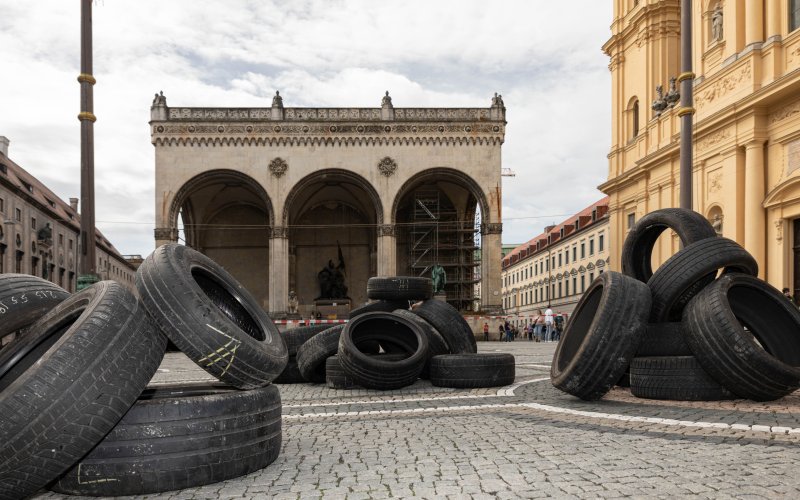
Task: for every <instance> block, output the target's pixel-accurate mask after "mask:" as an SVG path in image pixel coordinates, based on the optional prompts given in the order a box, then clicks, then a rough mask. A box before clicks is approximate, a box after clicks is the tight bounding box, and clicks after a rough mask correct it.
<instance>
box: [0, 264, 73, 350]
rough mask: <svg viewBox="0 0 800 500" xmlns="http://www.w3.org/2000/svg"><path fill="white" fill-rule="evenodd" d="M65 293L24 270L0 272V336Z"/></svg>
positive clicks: (25, 323) (22, 324) (37, 315)
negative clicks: (19, 272) (15, 272)
mask: <svg viewBox="0 0 800 500" xmlns="http://www.w3.org/2000/svg"><path fill="white" fill-rule="evenodd" d="M67 297H69V292H67V291H66V290H64V289H63V288H61V287H60V286H58V285H55V284H53V283H51V282H49V281H47V280H45V279H42V278H37V277H36V276H31V275H28V274H0V338H3V337H5V336H6V335H8V334H10V333H14V332H16V331H18V330H20V329H22V328H25V327H26V326H29V325H31V324H32V323H34V322H35V321H36V320H38V319H39V318H41V317H42V316H44V315H45V313H47V312H48V311H49V310H50V309H52V308H53V307H55V306H56V305H58V304H59V303H61V302H62V301H64V300H65V299H66V298H67Z"/></svg>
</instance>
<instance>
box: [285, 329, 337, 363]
mask: <svg viewBox="0 0 800 500" xmlns="http://www.w3.org/2000/svg"><path fill="white" fill-rule="evenodd" d="M330 327H331V325H327V324H322V325H309V326H298V327H296V328H292V329H291V330H286V331H285V332H283V341H284V343H286V351H287V352H288V353H289V357H293V356H296V355H297V349H298V348H299V347H300V346H301V345H303V344H305V343H306V342H307V341H308V340H309V339H310V338H311V337H313V336H315V335H316V334H318V333H320V332H323V331H325V330H327V329H328V328H330Z"/></svg>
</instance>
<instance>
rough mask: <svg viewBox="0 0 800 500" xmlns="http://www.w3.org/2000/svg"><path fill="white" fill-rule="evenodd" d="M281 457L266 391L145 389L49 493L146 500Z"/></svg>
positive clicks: (274, 411) (270, 394)
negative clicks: (144, 499)
mask: <svg viewBox="0 0 800 500" xmlns="http://www.w3.org/2000/svg"><path fill="white" fill-rule="evenodd" d="M280 449H281V397H280V393H279V392H278V388H277V387H275V386H274V385H268V386H266V387H261V388H258V389H253V390H249V391H240V390H237V389H235V388H233V387H228V386H222V385H219V386H207V385H200V386H191V385H187V386H177V387H163V388H154V389H147V390H145V391H144V393H143V394H142V396H141V397H140V398H139V400H138V401H137V402H136V404H134V405H133V407H132V408H131V409H130V411H129V412H128V413H127V414H126V415H125V416H124V417H123V418H122V420H121V421H120V422H119V423H118V424H117V425H116V427H114V430H112V431H111V433H109V434H108V436H106V437H105V439H103V441H101V442H100V444H98V445H97V446H96V447H95V448H94V449H93V450H92V451H91V452H90V453H89V454H88V455H87V456H85V457H84V458H83V459H81V461H80V462H78V463H77V464H76V465H75V466H74V467H72V468H71V469H70V470H69V471H68V472H67V473H66V474H65V475H63V476H62V477H61V478H60V479H59V480H58V482H56V483H55V484H54V485H53V487H52V488H51V489H52V490H53V491H56V492H58V493H66V494H70V495H91V496H119V495H146V494H154V493H162V492H166V491H172V490H179V489H184V488H190V487H195V486H203V485H206V484H211V483H217V482H220V481H224V480H226V479H232V478H235V477H239V476H243V475H245V474H249V473H251V472H254V471H257V470H260V469H263V468H264V467H266V466H267V465H269V464H271V463H272V462H274V461H275V459H276V458H277V457H278V454H279V453H280Z"/></svg>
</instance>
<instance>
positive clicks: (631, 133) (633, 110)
mask: <svg viewBox="0 0 800 500" xmlns="http://www.w3.org/2000/svg"><path fill="white" fill-rule="evenodd" d="M640 113H641V110H640V109H639V98H638V97H637V96H633V97H631V98H630V99H629V100H628V105H627V106H626V107H625V114H626V115H628V116H627V117H626V118H625V122H624V123H625V126H626V128H627V130H626V136H627V137H628V140H633V139H636V137H638V136H639V124H640V123H641V122H640V116H641V115H640Z"/></svg>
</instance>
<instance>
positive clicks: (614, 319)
mask: <svg viewBox="0 0 800 500" xmlns="http://www.w3.org/2000/svg"><path fill="white" fill-rule="evenodd" d="M650 300H651V299H650V289H649V288H648V287H647V285H645V284H644V283H642V282H641V281H639V280H636V279H635V278H631V277H630V276H625V275H623V274H621V273H618V272H614V271H607V272H605V273H603V274H601V275H600V276H598V277H597V278H596V279H595V280H594V281H593V282H592V284H591V285H589V288H587V289H586V292H585V293H584V294H583V296H581V299H580V300H579V301H578V304H577V305H576V306H575V310H574V312H573V313H572V317H571V318H570V320H569V322H568V323H567V326H566V328H565V329H564V332H563V333H562V335H561V340H560V341H559V342H558V347H556V352H555V354H554V355H553V363H552V365H551V368H550V379H551V381H552V383H553V385H554V386H555V387H556V388H558V389H561V390H562V391H564V392H566V393H569V394H572V395H574V396H577V397H579V398H581V399H585V400H595V399H600V398H601V397H603V395H604V394H605V393H607V392H608V391H609V389H611V387H612V386H614V384H616V383H617V381H618V380H619V379H620V377H622V374H623V373H625V370H626V369H627V368H628V364H629V363H630V360H631V359H633V357H634V355H635V354H636V351H637V350H638V349H639V343H640V342H641V339H642V333H643V331H644V329H645V327H646V325H647V315H648V314H649V312H650Z"/></svg>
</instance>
